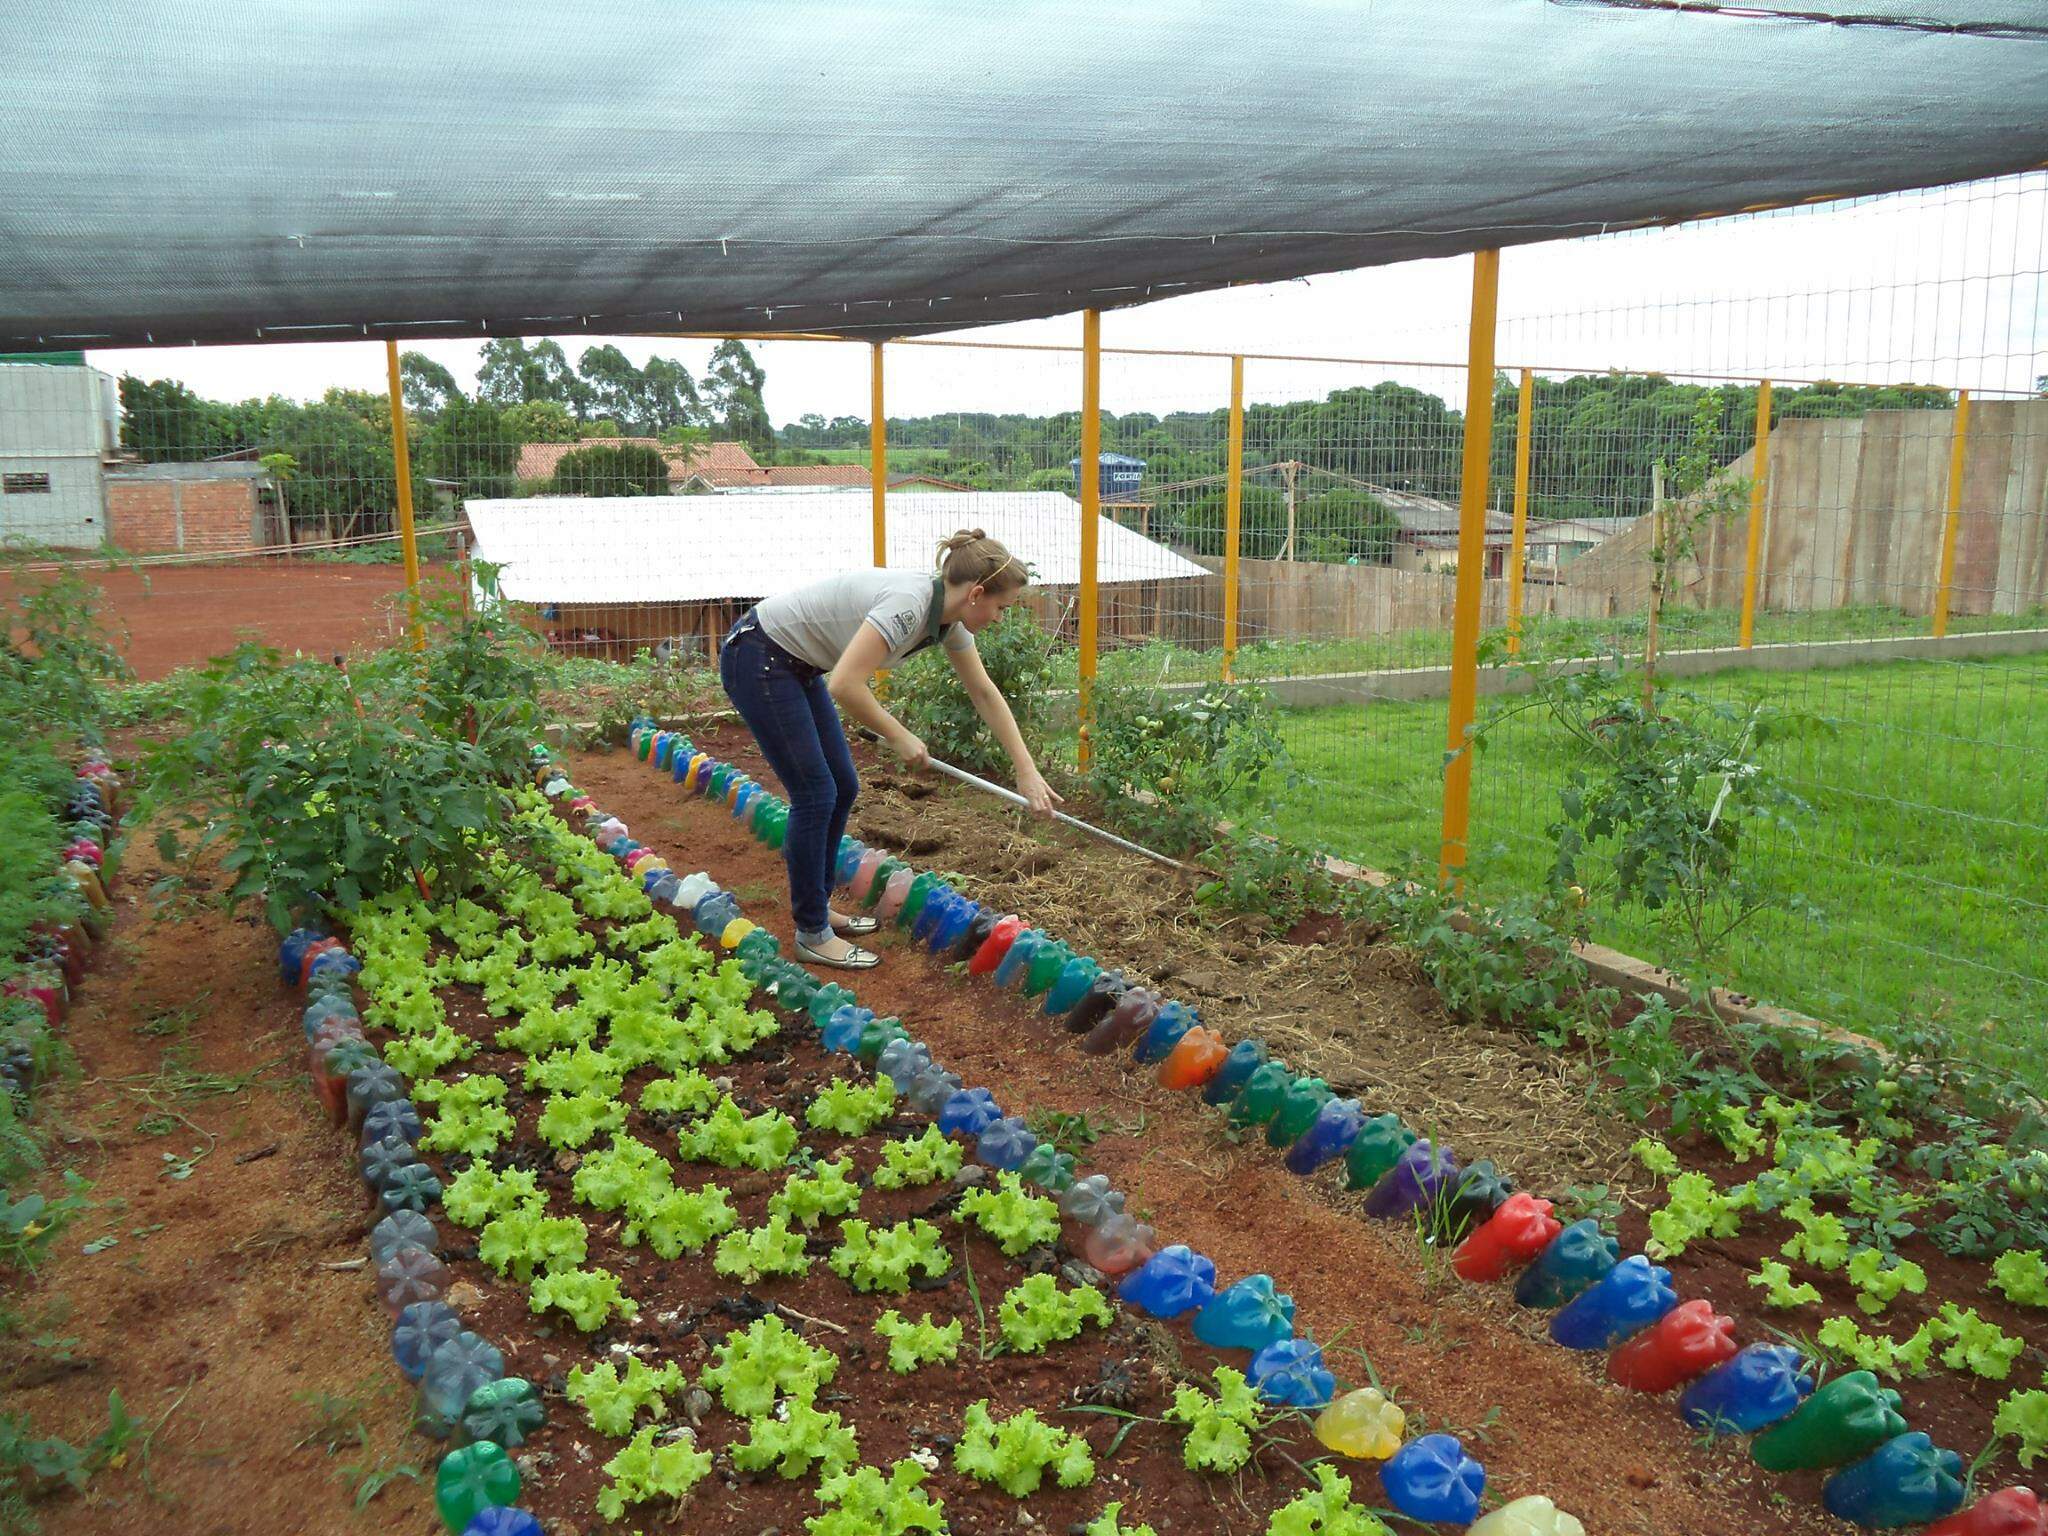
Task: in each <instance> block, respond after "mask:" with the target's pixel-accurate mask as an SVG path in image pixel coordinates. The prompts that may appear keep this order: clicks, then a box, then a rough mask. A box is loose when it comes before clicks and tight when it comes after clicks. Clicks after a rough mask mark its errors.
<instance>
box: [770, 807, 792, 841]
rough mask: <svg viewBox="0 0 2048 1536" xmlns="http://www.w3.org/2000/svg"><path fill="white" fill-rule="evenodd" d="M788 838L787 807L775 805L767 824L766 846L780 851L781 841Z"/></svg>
mask: <svg viewBox="0 0 2048 1536" xmlns="http://www.w3.org/2000/svg"><path fill="white" fill-rule="evenodd" d="M788 836H789V807H788V806H786V805H777V806H776V807H775V809H774V811H773V812H772V813H771V815H770V818H769V822H768V846H769V847H770V848H773V849H776V850H778V851H780V849H781V847H782V843H783V839H785V838H786V837H788Z"/></svg>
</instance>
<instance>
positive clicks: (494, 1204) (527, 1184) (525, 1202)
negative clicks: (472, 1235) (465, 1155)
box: [441, 1162, 547, 1232]
mask: <svg viewBox="0 0 2048 1536" xmlns="http://www.w3.org/2000/svg"><path fill="white" fill-rule="evenodd" d="M546 1208H547V1196H546V1195H544V1194H542V1193H541V1188H540V1183H539V1181H538V1180H537V1179H535V1177H534V1176H533V1172H532V1170H530V1169H526V1168H508V1169H506V1170H505V1171H504V1172H503V1173H497V1172H494V1171H493V1170H492V1168H491V1165H490V1164H489V1163H482V1162H477V1163H471V1164H470V1165H469V1166H468V1167H467V1168H465V1169H463V1170H462V1172H460V1173H458V1174H457V1175H456V1176H455V1177H454V1178H452V1179H450V1180H449V1181H448V1184H447V1186H446V1187H445V1188H444V1189H443V1190H442V1191H441V1209H442V1210H444V1211H446V1212H447V1213H448V1219H449V1220H450V1221H452V1222H454V1223H455V1224H456V1225H457V1226H462V1227H467V1228H469V1229H470V1230H471V1231H472V1232H474V1231H475V1230H476V1229H477V1228H479V1227H481V1226H482V1225H483V1224H484V1223H485V1222H487V1221H489V1220H490V1219H491V1218H492V1217H493V1216H504V1215H509V1214H510V1213H511V1212H513V1211H517V1210H522V1209H531V1210H532V1211H533V1212H534V1213H535V1214H536V1215H538V1214H540V1213H541V1212H542V1211H544V1210H545V1209H546Z"/></svg>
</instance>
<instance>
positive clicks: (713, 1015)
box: [679, 983, 782, 1063]
mask: <svg viewBox="0 0 2048 1536" xmlns="http://www.w3.org/2000/svg"><path fill="white" fill-rule="evenodd" d="M751 985H752V984H751V983H749V986H751ZM781 1029H782V1026H781V1025H780V1024H778V1023H777V1022H776V1021H775V1015H774V1014H772V1013H769V1012H768V1011H767V1010H766V1009H762V1008H748V1007H746V1006H744V1002H743V1001H742V1002H726V1001H718V1002H715V1003H699V1004H698V1005H697V1006H696V1007H694V1008H692V1009H691V1010H690V1015H689V1017H688V1019H686V1020H685V1021H684V1026H683V1037H682V1044H681V1045H680V1047H679V1051H680V1055H681V1059H682V1060H684V1061H708V1062H713V1063H722V1062H728V1061H731V1060H732V1059H733V1058H734V1057H735V1056H739V1055H742V1054H743V1053H745V1052H747V1051H750V1050H752V1049H753V1048H754V1047H755V1046H756V1045H759V1044H760V1043H761V1042H762V1041H763V1040H766V1039H767V1038H768V1037H769V1036H770V1035H773V1034H777V1033H780V1031H781Z"/></svg>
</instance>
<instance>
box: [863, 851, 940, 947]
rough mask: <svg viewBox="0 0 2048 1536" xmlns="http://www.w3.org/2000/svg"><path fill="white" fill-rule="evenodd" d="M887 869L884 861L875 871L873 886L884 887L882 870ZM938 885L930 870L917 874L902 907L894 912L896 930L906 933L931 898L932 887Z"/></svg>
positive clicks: (936, 877)
mask: <svg viewBox="0 0 2048 1536" xmlns="http://www.w3.org/2000/svg"><path fill="white" fill-rule="evenodd" d="M888 867H889V866H888V864H887V862H886V861H885V862H884V863H883V865H882V869H878V870H876V871H875V884H877V885H884V884H886V883H887V882H886V881H885V880H884V879H883V876H882V870H883V869H887V868H888ZM938 883H939V877H938V876H937V875H935V874H933V873H932V872H931V871H930V870H928V869H927V870H922V871H920V872H919V873H918V876H917V878H916V879H914V880H912V881H911V882H910V889H909V890H908V891H907V892H906V893H905V894H904V897H903V905H902V906H901V907H899V908H897V910H896V926H897V927H898V928H902V929H904V930H906V931H908V929H909V927H910V925H911V924H912V923H914V922H916V921H917V914H918V913H920V912H922V911H923V910H924V904H925V902H926V900H927V899H928V898H929V897H930V896H931V893H932V887H933V886H935V885H937V884H938Z"/></svg>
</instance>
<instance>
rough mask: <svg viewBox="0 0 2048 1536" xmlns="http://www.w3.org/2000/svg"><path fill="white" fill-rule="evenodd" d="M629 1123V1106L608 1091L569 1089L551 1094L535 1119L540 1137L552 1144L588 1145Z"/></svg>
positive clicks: (558, 1145) (565, 1145)
mask: <svg viewBox="0 0 2048 1536" xmlns="http://www.w3.org/2000/svg"><path fill="white" fill-rule="evenodd" d="M625 1123H626V1106H625V1105H623V1104H621V1103H620V1102H619V1101H618V1100H617V1099H615V1098H613V1097H612V1096H611V1095H610V1094H608V1093H601V1092H600V1093H566V1094H554V1095H552V1096H550V1097H549V1099H548V1101H547V1104H546V1106H545V1107H544V1108H543V1109H542V1110H541V1112H540V1118H539V1119H538V1120H536V1121H535V1122H534V1127H533V1128H534V1130H535V1131H537V1132H538V1133H539V1134H540V1139H541V1140H542V1141H544V1142H546V1143H547V1144H548V1145H549V1146H551V1147H568V1148H574V1147H586V1146H588V1145H590V1143H591V1142H592V1141H594V1140H596V1139H597V1137H598V1136H599V1134H601V1133H602V1132H605V1131H616V1130H618V1129H620V1128H621V1127H623V1126H624V1125H625Z"/></svg>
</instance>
